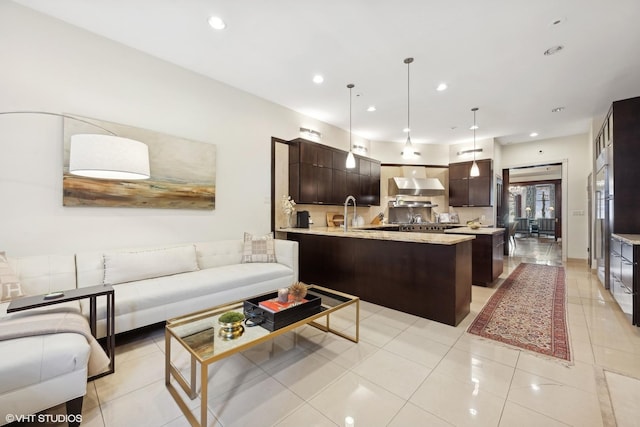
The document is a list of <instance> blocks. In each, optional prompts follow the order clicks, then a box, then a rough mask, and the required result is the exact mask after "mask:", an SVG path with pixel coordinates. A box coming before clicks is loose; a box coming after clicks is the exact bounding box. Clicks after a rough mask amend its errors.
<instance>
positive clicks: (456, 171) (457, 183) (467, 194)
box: [449, 159, 493, 206]
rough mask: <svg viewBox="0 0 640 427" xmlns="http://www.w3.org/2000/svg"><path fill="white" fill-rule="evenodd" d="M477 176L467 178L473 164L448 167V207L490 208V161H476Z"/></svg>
mask: <svg viewBox="0 0 640 427" xmlns="http://www.w3.org/2000/svg"><path fill="white" fill-rule="evenodd" d="M476 163H477V164H478V168H479V169H480V175H479V176H475V177H472V176H469V172H470V171H471V165H472V164H473V162H461V163H451V164H450V165H449V205H451V206H491V190H492V183H491V182H492V178H493V171H492V161H491V159H486V160H477V161H476Z"/></svg>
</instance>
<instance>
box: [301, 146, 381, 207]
mask: <svg viewBox="0 0 640 427" xmlns="http://www.w3.org/2000/svg"><path fill="white" fill-rule="evenodd" d="M346 160H347V152H345V151H342V150H338V149H336V148H332V147H327V146H324V145H321V144H316V143H314V142H311V141H307V140H304V139H301V138H299V139H295V140H293V141H289V194H290V195H291V197H292V198H293V199H294V200H295V201H296V203H301V204H328V205H341V204H343V203H344V201H345V199H346V198H347V196H348V195H353V196H354V197H355V198H356V202H357V204H358V206H370V205H379V204H380V162H379V161H377V160H374V159H369V158H367V157H362V156H356V167H355V168H353V169H347V168H346Z"/></svg>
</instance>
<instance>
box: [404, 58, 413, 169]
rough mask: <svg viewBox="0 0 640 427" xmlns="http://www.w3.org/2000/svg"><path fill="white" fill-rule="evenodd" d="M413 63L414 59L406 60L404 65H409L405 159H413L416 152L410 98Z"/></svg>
mask: <svg viewBox="0 0 640 427" xmlns="http://www.w3.org/2000/svg"><path fill="white" fill-rule="evenodd" d="M412 62H413V58H405V60H404V63H405V64H407V142H405V144H404V150H402V158H403V159H413V157H414V151H413V144H411V114H410V113H411V103H410V102H409V101H410V96H409V84H410V80H409V64H411V63H412Z"/></svg>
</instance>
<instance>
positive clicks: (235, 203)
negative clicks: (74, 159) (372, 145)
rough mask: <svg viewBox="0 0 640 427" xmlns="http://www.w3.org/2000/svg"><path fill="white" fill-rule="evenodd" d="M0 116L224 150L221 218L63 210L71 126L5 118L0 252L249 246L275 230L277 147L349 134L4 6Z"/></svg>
mask: <svg viewBox="0 0 640 427" xmlns="http://www.w3.org/2000/svg"><path fill="white" fill-rule="evenodd" d="M0 56H1V57H2V66H1V67H0V82H1V83H0V85H1V86H0V91H1V93H0V112H5V111H14V110H41V111H49V112H56V113H63V112H65V113H72V114H79V115H83V116H87V117H93V118H97V119H101V120H107V121H113V122H117V123H122V124H126V125H131V126H137V127H142V128H146V129H151V130H155V131H159V132H164V133H167V134H171V135H176V136H180V137H184V138H189V139H193V140H198V141H203V142H209V143H213V144H216V146H217V159H218V160H217V161H218V164H217V177H216V184H217V188H216V209H215V210H214V211H189V210H166V209H164V210H160V209H126V208H124V209H123V208H109V209H107V208H81V207H74V208H70V207H69V208H67V207H63V206H62V119H61V118H59V117H48V116H42V115H0V200H1V207H0V250H6V251H8V253H9V254H10V255H14V256H18V255H29V254H46V253H63V254H68V253H74V252H76V251H81V250H91V249H102V248H119V247H126V246H139V245H147V244H157V243H178V242H189V241H200V240H210V239H226V238H240V237H241V236H242V233H243V231H245V230H246V231H250V232H255V233H265V232H268V231H269V228H270V210H271V205H270V195H271V193H270V191H271V190H270V158H271V152H270V150H271V137H272V136H276V137H280V138H284V139H293V138H296V137H298V136H299V134H298V130H299V127H300V126H309V127H313V128H314V129H316V130H318V131H320V132H321V133H322V134H323V140H322V143H325V144H327V145H334V146H337V147H339V148H342V149H345V148H346V147H347V146H348V134H347V133H346V132H344V131H343V130H340V129H337V128H335V127H332V126H329V125H327V124H325V123H322V122H319V121H317V120H313V119H310V118H308V117H303V116H301V115H300V114H298V113H295V112H293V111H291V110H288V109H286V108H284V107H281V106H278V105H275V104H273V103H270V102H267V101H265V100H263V99H260V98H257V97H255V96H253V95H250V94H248V93H246V92H242V91H239V90H236V89H234V88H232V87H229V86H226V85H224V84H222V83H219V82H216V81H214V80H211V79H208V78H205V77H203V76H201V75H198V74H195V73H192V72H189V71H187V70H184V69H182V68H180V67H177V66H174V65H171V64H168V63H166V62H163V61H161V60H158V59H156V58H153V57H150V56H148V55H145V54H142V53H140V52H138V51H136V50H133V49H130V48H127V47H124V46H122V45H119V44H117V43H115V42H112V41H109V40H107V39H104V38H100V37H98V36H95V35H92V34H91V33H88V32H86V31H84V30H81V29H78V28H76V27H72V26H70V25H67V24H65V23H62V22H61V21H58V20H55V19H53V18H50V17H47V16H44V15H40V14H38V13H36V12H33V11H31V10H30V9H27V8H23V7H21V6H18V5H16V4H14V3H11V2H0Z"/></svg>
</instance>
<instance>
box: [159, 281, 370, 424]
mask: <svg viewBox="0 0 640 427" xmlns="http://www.w3.org/2000/svg"><path fill="white" fill-rule="evenodd" d="M308 293H309V294H312V295H317V296H319V297H321V299H322V302H321V307H322V309H323V311H321V312H319V313H317V314H312V315H310V316H308V317H305V318H304V319H301V320H299V321H297V322H295V323H292V324H290V325H288V326H285V327H282V328H280V329H276V330H275V331H273V332H270V331H268V330H267V329H265V328H262V327H261V326H255V327H246V326H245V332H244V334H243V335H242V336H240V337H239V338H236V339H234V340H224V339H222V338H220V337H219V336H217V335H216V334H217V332H218V317H219V316H220V315H221V314H222V313H225V312H227V311H231V310H233V311H242V310H243V303H244V300H243V301H236V302H233V303H230V304H226V305H221V306H216V307H212V308H208V309H205V310H201V311H197V312H195V313H191V314H187V315H185V316H180V317H176V318H173V319H169V320H167V325H166V327H165V384H166V386H167V389H168V390H169V392H170V393H171V395H172V396H173V398H174V400H175V401H176V402H177V403H178V406H180V409H181V410H182V412H183V413H184V415H185V416H186V417H187V419H188V420H189V422H190V423H191V425H192V426H197V427H201V426H206V425H207V410H208V404H207V396H208V383H209V381H208V377H209V365H210V364H212V363H214V362H216V361H218V360H221V359H224V358H225V357H229V356H231V355H233V354H236V353H238V352H241V351H244V350H247V349H250V348H251V347H253V346H255V345H258V344H260V343H263V342H265V341H268V340H271V339H273V338H275V337H277V336H279V335H282V334H284V333H286V332H289V331H291V330H293V329H295V328H298V327H300V326H303V325H311V326H314V327H316V328H318V329H320V330H322V331H324V332H331V333H333V334H335V335H338V336H341V337H343V338H346V339H348V340H351V341H353V342H356V343H357V342H358V340H359V338H360V298H358V297H356V296H354V295H349V294H345V293H343V292H338V291H334V290H332V289H328V288H324V287H322V286H317V285H311V286H309V287H308ZM352 304H355V305H356V313H355V325H356V334H355V336H350V335H346V334H344V333H342V332H340V331H337V330H335V329H332V328H331V324H330V315H331V314H332V313H333V312H335V311H337V310H341V309H343V308H345V307H348V306H350V305H352ZM321 317H325V318H326V319H325V321H324V322H323V323H324V324H322V323H318V322H316V321H315V320H317V319H319V318H321ZM172 338H173V339H175V340H176V341H177V342H179V343H180V344H181V345H182V347H183V348H184V349H186V350H187V351H188V352H189V354H190V356H191V366H190V374H191V375H190V379H189V380H187V379H186V378H185V377H184V376H183V375H182V373H181V372H180V370H179V369H178V368H177V367H176V366H175V365H174V364H173V363H172V362H171V339H172ZM197 362H199V363H200V367H201V369H200V384H201V389H202V390H201V393H200V394H201V398H200V401H201V402H200V422H199V423H198V420H197V419H196V417H195V416H194V415H193V414H192V413H191V411H190V410H189V407H188V406H187V404H186V403H185V401H184V400H183V399H182V397H181V396H180V394H179V393H178V390H177V389H176V388H175V386H174V385H173V384H172V383H171V378H172V377H173V378H174V379H175V380H176V381H177V382H178V384H180V386H181V387H182V389H183V390H184V392H185V393H186V394H187V395H188V396H189V398H190V399H191V400H193V399H195V398H196V397H197V396H198V392H197V390H196V386H197V378H196V376H197V375H196V363H197Z"/></svg>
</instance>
